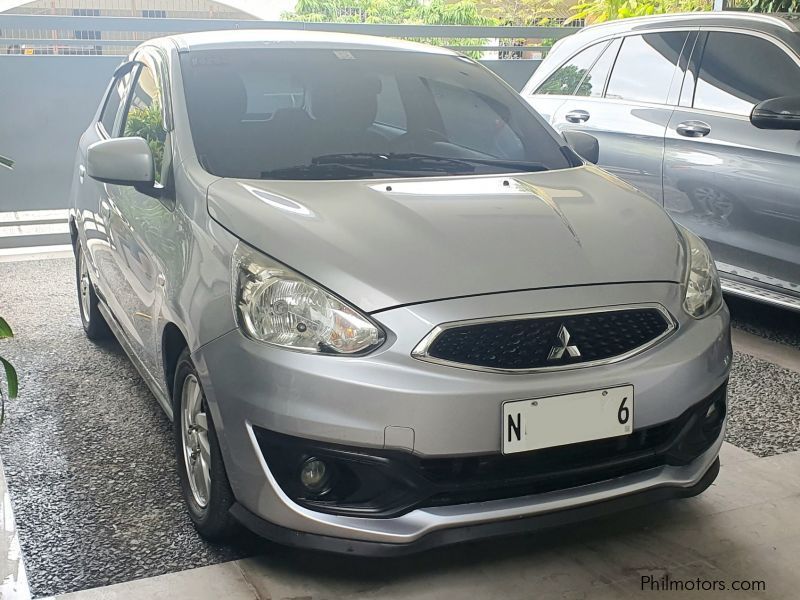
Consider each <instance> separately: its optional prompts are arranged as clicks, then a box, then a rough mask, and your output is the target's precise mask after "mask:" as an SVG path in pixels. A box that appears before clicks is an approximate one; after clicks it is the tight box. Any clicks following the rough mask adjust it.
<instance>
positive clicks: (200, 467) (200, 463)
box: [196, 453, 211, 503]
mask: <svg viewBox="0 0 800 600" xmlns="http://www.w3.org/2000/svg"><path fill="white" fill-rule="evenodd" d="M196 464H197V475H198V477H197V491H198V492H199V494H198V495H199V496H200V497H201V498H202V499H203V502H204V503H205V502H208V488H209V486H210V482H211V474H210V472H209V469H208V461H206V460H205V458H203V455H202V453H201V454H200V456H198V457H197V463H196Z"/></svg>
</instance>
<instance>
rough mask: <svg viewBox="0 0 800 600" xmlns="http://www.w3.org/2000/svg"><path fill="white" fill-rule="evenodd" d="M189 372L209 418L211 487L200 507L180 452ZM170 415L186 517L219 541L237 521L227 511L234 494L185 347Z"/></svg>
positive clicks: (210, 419)
mask: <svg viewBox="0 0 800 600" xmlns="http://www.w3.org/2000/svg"><path fill="white" fill-rule="evenodd" d="M189 375H194V376H195V377H196V378H197V381H198V385H200V390H201V392H202V393H203V404H204V406H205V407H206V415H207V418H208V443H209V453H210V456H211V464H210V465H209V469H210V472H211V486H210V490H209V495H208V496H209V497H208V504H207V505H206V506H205V507H201V506H199V505H198V504H197V502H196V501H195V499H194V496H193V495H192V490H191V486H190V484H189V474H188V472H187V467H186V459H185V458H184V455H183V423H182V419H183V416H182V412H183V411H182V408H181V395H182V391H183V384H184V381H185V380H186V378H187V377H188V376H189ZM172 414H173V419H172V422H173V434H174V435H173V437H174V440H175V459H176V461H177V465H176V467H177V470H178V478H179V481H180V487H181V495H182V496H183V499H184V501H185V503H186V508H187V510H188V512H189V517H190V518H191V519H192V522H193V523H194V526H195V528H196V529H197V530H198V532H199V533H200V534H201V535H202V536H203V537H205V538H207V539H209V540H212V541H222V540H224V539H226V538H228V537H230V536H231V535H232V534H233V533H234V532H235V531H236V529H237V526H236V522H235V521H234V520H233V517H232V516H231V514H230V512H229V511H230V508H231V506H232V505H233V503H234V497H233V492H232V491H231V487H230V483H229V482H228V476H227V473H226V472H225V465H224V463H223V461H222V454H221V452H220V445H219V440H218V439H217V434H216V430H215V428H214V422H213V418H212V416H211V411H210V410H209V409H208V401H207V400H206V396H205V392H204V391H203V386H202V383H201V382H200V377H199V376H198V374H197V370H196V369H195V367H194V364H193V363H192V360H191V358H190V356H189V352H188V350H184V351H183V353H182V354H181V356H180V358H178V364H177V366H176V368H175V380H174V385H173V390H172Z"/></svg>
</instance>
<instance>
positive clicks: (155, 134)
mask: <svg viewBox="0 0 800 600" xmlns="http://www.w3.org/2000/svg"><path fill="white" fill-rule="evenodd" d="M161 106H162V103H161V88H160V86H159V83H158V78H157V77H156V76H155V74H154V73H153V70H152V69H151V68H150V67H149V66H148V65H142V67H141V68H140V70H139V76H138V77H137V78H136V86H135V87H134V88H133V94H132V95H131V99H130V104H129V107H128V112H127V114H126V115H125V118H124V125H123V127H122V134H121V137H141V138H144V139H145V140H146V141H147V144H148V145H149V146H150V151H151V152H152V153H153V162H154V163H155V174H156V182H157V183H163V173H162V170H163V166H164V146H165V144H166V140H167V132H166V129H165V128H164V121H163V117H162V112H161Z"/></svg>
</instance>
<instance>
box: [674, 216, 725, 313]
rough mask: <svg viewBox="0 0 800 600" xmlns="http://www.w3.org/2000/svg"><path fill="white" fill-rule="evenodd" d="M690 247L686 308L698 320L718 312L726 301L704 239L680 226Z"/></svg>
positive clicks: (685, 290)
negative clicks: (723, 299)
mask: <svg viewBox="0 0 800 600" xmlns="http://www.w3.org/2000/svg"><path fill="white" fill-rule="evenodd" d="M678 230H679V231H680V233H681V235H682V236H683V239H684V241H685V248H686V276H685V279H684V284H683V285H684V299H683V309H684V310H685V311H686V313H687V314H688V315H689V316H691V317H694V318H695V319H702V318H703V317H705V316H708V315H710V314H711V313H713V312H715V311H716V310H717V309H718V308H719V306H720V305H721V304H722V289H721V288H720V284H719V275H718V274H717V267H716V266H715V265H714V259H713V258H712V256H711V252H709V250H708V247H707V246H706V245H705V243H704V242H703V240H701V239H700V238H699V237H697V236H696V235H695V234H693V233H692V232H691V231H689V230H688V229H686V228H685V227H682V226H680V225H678Z"/></svg>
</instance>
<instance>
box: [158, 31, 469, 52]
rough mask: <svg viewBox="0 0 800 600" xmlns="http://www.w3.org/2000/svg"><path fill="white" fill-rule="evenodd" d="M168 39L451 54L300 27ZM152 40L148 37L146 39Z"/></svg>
mask: <svg viewBox="0 0 800 600" xmlns="http://www.w3.org/2000/svg"><path fill="white" fill-rule="evenodd" d="M165 39H169V40H172V41H173V42H174V43H175V44H176V45H177V46H178V49H179V50H180V51H184V52H186V51H191V50H216V49H223V48H227V49H230V48H238V49H244V48H264V47H270V48H321V49H342V50H344V49H359V48H360V49H373V50H393V51H405V52H427V53H431V54H455V52H452V51H451V50H448V49H446V48H439V47H436V46H429V45H426V44H418V43H415V42H405V41H401V40H394V39H390V38H385V37H378V36H372V35H354V34H347V33H333V32H330V31H304V30H301V29H235V30H222V31H202V32H197V33H185V34H180V35H173V36H169V38H165ZM155 41H156V40H151V42H150V43H153V42H155Z"/></svg>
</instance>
